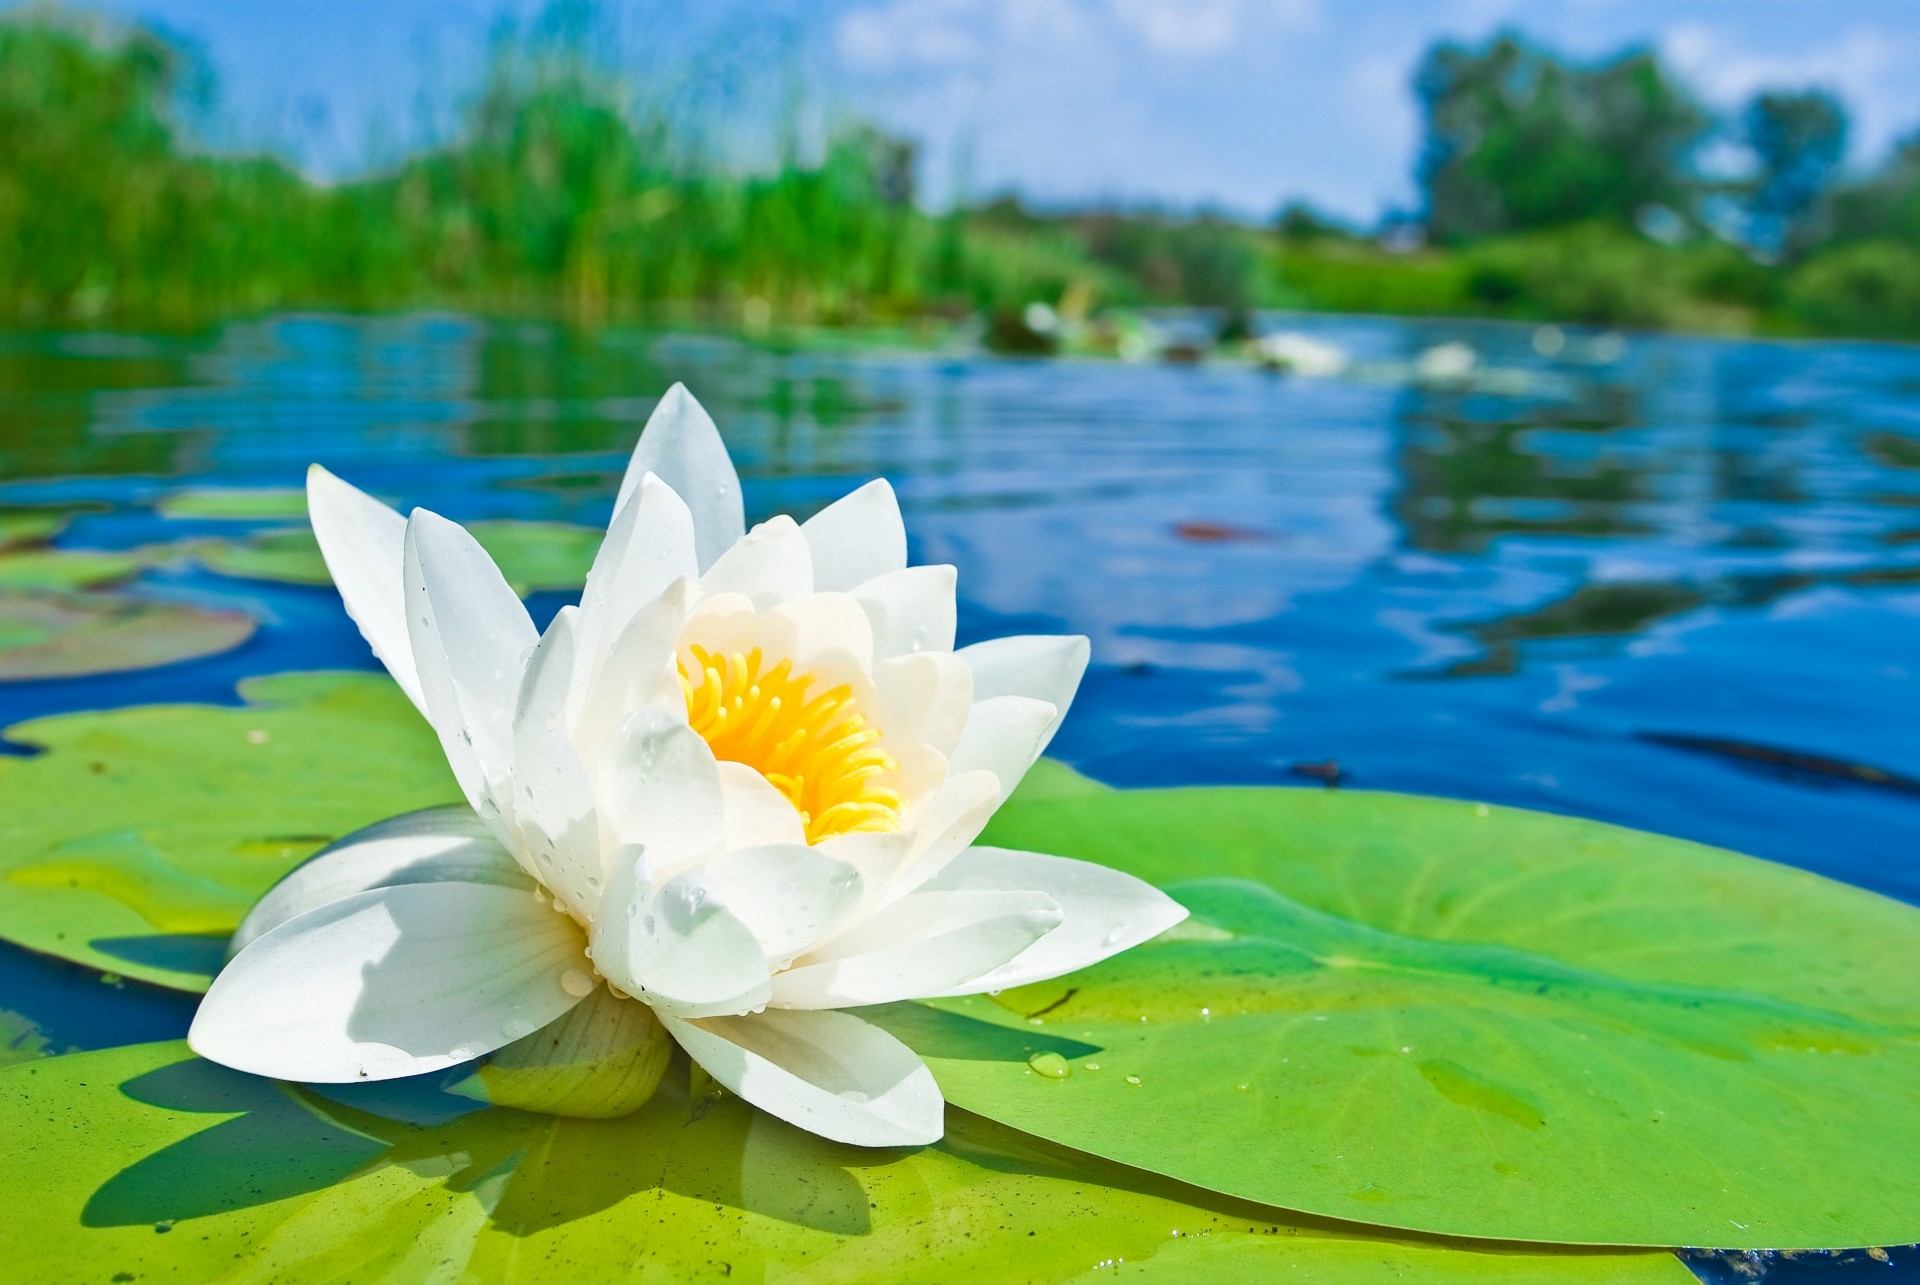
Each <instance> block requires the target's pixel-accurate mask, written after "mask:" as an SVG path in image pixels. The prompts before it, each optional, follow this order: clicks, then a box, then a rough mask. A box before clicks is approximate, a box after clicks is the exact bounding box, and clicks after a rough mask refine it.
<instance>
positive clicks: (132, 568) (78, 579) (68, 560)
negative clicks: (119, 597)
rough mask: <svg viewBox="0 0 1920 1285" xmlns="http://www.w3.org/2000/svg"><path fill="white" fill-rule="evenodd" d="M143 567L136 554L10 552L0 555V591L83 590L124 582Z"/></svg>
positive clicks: (144, 558) (144, 560)
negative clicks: (119, 581)
mask: <svg viewBox="0 0 1920 1285" xmlns="http://www.w3.org/2000/svg"><path fill="white" fill-rule="evenodd" d="M146 565H147V555H146V554H144V553H142V552H140V551H138V550H127V551H107V550H100V549H14V550H8V551H6V552H0V589H86V588H91V587H92V586H94V585H103V584H112V583H113V582H114V581H116V580H125V579H126V578H127V577H128V576H131V575H134V574H135V573H137V572H138V571H139V570H140V569H141V568H142V567H144V566H146Z"/></svg>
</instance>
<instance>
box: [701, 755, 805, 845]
mask: <svg viewBox="0 0 1920 1285" xmlns="http://www.w3.org/2000/svg"><path fill="white" fill-rule="evenodd" d="M715 766H717V767H718V768H719V770H720V795H721V798H722V799H724V800H725V803H724V806H725V808H726V814H727V815H726V823H725V828H726V840H725V842H726V846H727V848H728V849H730V850H731V849H736V848H755V847H759V846H761V845H762V844H768V843H787V844H793V843H805V842H806V841H807V828H806V826H805V824H804V823H802V822H801V820H800V813H799V812H798V811H797V810H796V809H795V808H794V806H793V804H792V803H791V802H789V801H788V799H787V796H786V795H784V794H782V793H780V791H779V790H777V789H775V788H774V786H773V783H772V782H770V781H768V780H767V778H766V777H764V776H762V775H760V773H759V772H757V771H755V770H754V769H753V768H750V767H748V766H747V765H746V764H744V763H728V762H726V761H724V760H723V761H721V762H720V763H718V764H716V765H715Z"/></svg>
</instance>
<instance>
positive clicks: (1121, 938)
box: [908, 848, 1187, 998]
mask: <svg viewBox="0 0 1920 1285" xmlns="http://www.w3.org/2000/svg"><path fill="white" fill-rule="evenodd" d="M1015 889H1034V890H1038V891H1041V892H1044V893H1046V894H1047V895H1048V896H1050V897H1052V898H1053V899H1054V900H1055V901H1056V902H1058V903H1059V905H1060V909H1061V912H1062V914H1064V915H1065V918H1064V919H1063V920H1062V921H1061V924H1060V926H1059V927H1058V928H1055V929H1054V930H1053V931H1052V932H1050V933H1048V934H1047V935H1046V936H1044V937H1042V938H1041V939H1040V940H1039V941H1037V942H1035V943H1034V944H1033V945H1031V946H1029V947H1028V948H1027V949H1026V950H1025V951H1023V952H1021V954H1020V955H1019V956H1018V957H1016V958H1015V959H1014V960H1013V961H1012V962H1010V963H1008V964H1005V965H1003V966H1002V967H1000V968H997V969H995V970H994V971H993V972H991V973H988V974H987V975H986V976H984V977H979V978H975V979H974V980H973V982H972V983H970V984H969V985H968V986H967V987H956V988H954V989H952V990H946V991H941V992H939V993H940V994H943V995H964V994H967V993H969V991H979V990H1005V989H1007V988H1008V987H1013V986H1024V985H1026V984H1027V983H1028V982H1042V981H1045V980H1047V979H1048V978H1050V977H1058V976H1060V975H1061V974H1062V973H1070V972H1073V971H1074V970H1075V969H1080V968H1085V967H1087V966H1088V965H1090V964H1096V963H1098V962H1099V961H1101V960H1103V959H1105V958H1107V957H1108V956H1109V955H1117V954H1119V953H1120V952H1121V951H1123V950H1129V949H1131V948H1133V947H1134V946H1138V945H1139V944H1140V943H1141V942H1143V941H1146V940H1148V939H1149V938H1152V937H1157V936H1159V935H1160V934H1161V933H1163V932H1165V931H1166V930H1167V929H1169V928H1171V927H1173V926H1174V925H1175V924H1177V923H1179V922H1180V921H1181V920H1183V919H1185V918H1186V917H1187V908H1186V907H1185V906H1182V905H1181V904H1180V903H1179V902H1177V901H1175V900H1174V899H1173V898H1171V897H1169V896H1167V895H1166V894H1165V893H1163V892H1161V891H1160V890H1159V889H1158V888H1155V887H1153V886H1152V885H1151V884H1147V883H1143V882H1142V881H1140V880H1138V879H1136V878H1134V877H1133V876H1132V875H1129V874H1123V873H1121V872H1120V871H1118V870H1114V869H1111V868H1109V867H1107V866H1102V865H1096V864H1094V863H1093V862H1090V861H1073V860H1070V859H1068V858H1066V857H1050V856H1046V855H1044V854H1042V853H1038V852H1015V851H1011V850H1009V849H1006V848H969V849H968V850H967V851H965V852H963V853H961V854H960V855H959V856H958V857H956V858H954V860H953V861H952V862H951V863H949V864H948V866H947V868H946V869H944V870H942V871H941V872H940V873H939V874H937V875H935V876H934V877H933V878H932V879H931V880H929V881H928V882H927V883H926V884H925V885H924V886H923V888H922V889H921V891H920V892H919V893H918V894H916V895H917V896H931V895H933V894H935V893H941V892H972V893H985V892H995V891H1012V890H1015ZM908 900H912V898H909V899H908ZM921 998H931V996H922V997H921Z"/></svg>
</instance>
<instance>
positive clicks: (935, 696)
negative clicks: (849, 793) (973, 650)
mask: <svg viewBox="0 0 1920 1285" xmlns="http://www.w3.org/2000/svg"><path fill="white" fill-rule="evenodd" d="M873 685H874V687H875V689H876V690H878V691H879V693H880V716H879V725H880V727H881V728H882V729H884V730H885V732H886V734H887V737H888V739H889V741H891V742H892V743H894V744H896V745H897V744H900V743H901V742H903V741H907V742H917V743H919V744H921V745H929V746H932V747H933V748H934V749H936V750H938V751H940V753H941V754H942V755H946V754H951V753H952V752H953V747H954V746H955V745H956V744H958V743H959V740H960V733H961V732H962V731H963V730H964V729H965V728H966V725H967V715H968V714H969V713H970V712H971V711H972V709H973V672H972V671H971V670H969V669H968V668H967V666H966V663H965V662H964V661H960V660H957V659H955V658H954V655H953V653H951V652H944V651H923V652H913V653H910V654H908V655H905V656H895V657H893V658H892V659H890V660H883V661H881V662H880V663H879V664H877V665H875V666H874V667H873Z"/></svg>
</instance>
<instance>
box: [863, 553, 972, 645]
mask: <svg viewBox="0 0 1920 1285" xmlns="http://www.w3.org/2000/svg"><path fill="white" fill-rule="evenodd" d="M956 578H957V573H956V572H955V571H954V569H953V568H952V567H950V566H944V565H942V566H931V567H908V568H906V569H905V570H904V571H892V572H889V573H887V574H886V575H883V576H876V577H875V578H874V579H872V580H869V581H867V582H866V583H865V584H863V585H861V586H860V587H859V588H858V589H855V590H854V591H853V596H854V597H855V598H856V599H858V600H859V603H860V605H861V607H863V608H865V610H866V613H867V616H868V618H869V619H871V620H872V621H873V654H874V656H875V657H876V658H878V659H880V660H885V659H886V658H887V657H889V656H901V655H905V654H906V653H908V652H915V651H952V650H953V623H954V602H953V589H954V584H955V582H956Z"/></svg>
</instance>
